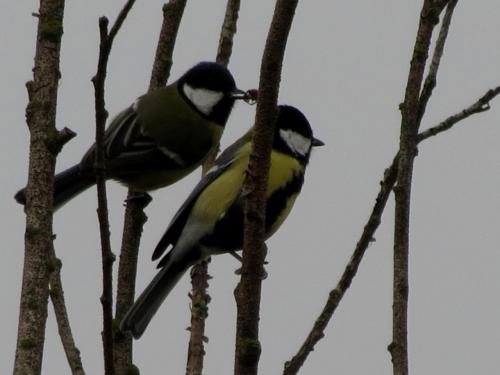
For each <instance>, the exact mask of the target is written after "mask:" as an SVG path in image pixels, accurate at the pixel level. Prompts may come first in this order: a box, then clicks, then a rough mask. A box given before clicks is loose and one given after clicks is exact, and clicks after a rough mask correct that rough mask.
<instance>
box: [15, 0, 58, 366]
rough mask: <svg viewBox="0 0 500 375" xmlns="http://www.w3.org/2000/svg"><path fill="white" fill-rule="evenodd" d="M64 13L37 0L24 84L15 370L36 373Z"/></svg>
mask: <svg viewBox="0 0 500 375" xmlns="http://www.w3.org/2000/svg"><path fill="white" fill-rule="evenodd" d="M63 15H64V0H41V1H40V8H39V12H38V14H37V17H38V31H37V44H36V55H35V66H34V69H33V81H30V82H28V84H27V88H28V95H29V104H28V106H27V108H26V121H27V124H28V127H29V130H30V151H29V152H30V158H29V172H28V185H27V189H26V206H25V210H26V231H25V237H24V238H25V254H24V266H23V280H22V290H21V300H20V312H19V325H18V333H17V345H16V357H15V362H14V374H16V375H17V374H19V375H21V374H23V375H31V374H40V373H41V368H42V358H43V345H44V340H45V324H46V320H47V302H48V298H49V277H50V266H49V264H50V262H51V254H52V246H53V232H52V214H53V211H52V204H53V194H54V191H53V185H54V169H55V161H56V155H57V153H58V151H59V148H58V144H57V143H58V139H59V137H58V132H57V130H56V127H55V123H56V107H57V89H58V83H59V78H60V76H61V73H60V70H59V59H60V48H61V38H62V34H63Z"/></svg>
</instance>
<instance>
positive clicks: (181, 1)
mask: <svg viewBox="0 0 500 375" xmlns="http://www.w3.org/2000/svg"><path fill="white" fill-rule="evenodd" d="M185 7H186V0H170V1H169V2H168V3H167V4H164V5H163V24H162V26H161V31H160V37H159V40H158V45H157V47H156V54H155V59H154V64H153V71H152V73H151V80H150V81H149V90H150V91H151V90H154V89H155V88H158V87H161V86H164V85H165V84H166V83H167V80H168V76H169V75H170V68H171V67H172V55H173V53H174V46H175V40H176V39H177V32H178V31H179V26H180V24H181V20H182V15H183V14H184V8H185Z"/></svg>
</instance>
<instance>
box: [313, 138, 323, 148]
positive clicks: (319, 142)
mask: <svg viewBox="0 0 500 375" xmlns="http://www.w3.org/2000/svg"><path fill="white" fill-rule="evenodd" d="M312 145H313V147H318V146H324V145H325V142H323V141H322V140H319V139H318V138H313V140H312Z"/></svg>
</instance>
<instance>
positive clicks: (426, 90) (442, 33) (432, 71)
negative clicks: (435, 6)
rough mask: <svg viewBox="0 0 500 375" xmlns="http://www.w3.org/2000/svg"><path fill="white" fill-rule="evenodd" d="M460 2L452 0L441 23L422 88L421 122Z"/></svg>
mask: <svg viewBox="0 0 500 375" xmlns="http://www.w3.org/2000/svg"><path fill="white" fill-rule="evenodd" d="M457 1H458V0H451V1H450V2H449V3H448V6H447V7H446V12H445V14H444V16H443V22H441V28H440V30H439V35H438V38H437V40H436V47H435V48H434V53H433V54H432V60H431V65H430V67H429V72H428V73H427V77H426V78H425V82H424V87H423V88H422V93H421V94H420V104H419V109H418V111H419V121H421V120H422V117H423V115H424V113H425V109H426V108H427V103H428V102H429V99H430V97H431V95H432V91H433V90H434V88H435V87H436V83H437V72H438V69H439V64H440V62H441V57H443V52H444V45H445V43H446V38H447V37H448V31H449V30H450V24H451V17H452V16H453V11H454V10H455V6H456V5H457Z"/></svg>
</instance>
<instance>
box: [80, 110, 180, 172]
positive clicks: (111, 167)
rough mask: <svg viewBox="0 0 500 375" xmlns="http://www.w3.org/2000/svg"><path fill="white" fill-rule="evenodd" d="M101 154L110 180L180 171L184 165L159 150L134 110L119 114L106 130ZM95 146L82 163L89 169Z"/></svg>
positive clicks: (176, 156)
mask: <svg viewBox="0 0 500 375" xmlns="http://www.w3.org/2000/svg"><path fill="white" fill-rule="evenodd" d="M104 152H105V154H106V159H107V172H108V175H109V176H110V177H121V176H126V175H129V174H136V173H138V172H140V173H144V172H147V171H151V170H158V169H160V170H162V169H174V168H181V167H183V165H184V161H183V160H182V159H181V158H180V157H179V156H178V155H177V154H176V153H174V152H171V151H170V150H168V149H166V148H164V147H161V146H160V145H159V144H158V143H157V142H156V141H155V140H154V139H153V138H152V137H150V136H148V135H147V134H145V132H144V130H143V126H142V124H141V122H140V120H139V117H138V114H137V111H136V110H135V106H134V105H132V106H130V107H128V108H127V109H125V110H123V111H122V112H120V113H119V114H118V115H117V116H116V117H115V118H114V119H113V121H112V122H111V124H110V126H109V128H108V129H107V130H106V134H105V140H104ZM94 155H95V145H93V146H92V147H91V149H90V150H89V151H88V152H87V153H86V154H85V156H84V157H83V160H82V163H83V164H84V165H91V166H92V165H93V162H94Z"/></svg>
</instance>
